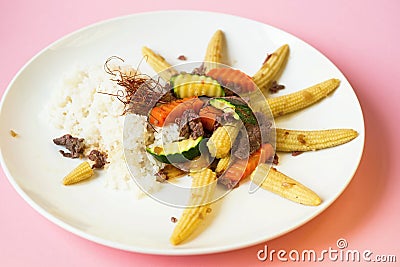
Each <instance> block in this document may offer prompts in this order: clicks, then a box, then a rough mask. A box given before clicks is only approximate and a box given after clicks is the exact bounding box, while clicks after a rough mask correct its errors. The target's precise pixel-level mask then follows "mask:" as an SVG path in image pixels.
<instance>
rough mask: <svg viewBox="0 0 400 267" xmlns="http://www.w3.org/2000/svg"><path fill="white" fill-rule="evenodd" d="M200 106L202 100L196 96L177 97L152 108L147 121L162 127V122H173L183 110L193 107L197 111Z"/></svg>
mask: <svg viewBox="0 0 400 267" xmlns="http://www.w3.org/2000/svg"><path fill="white" fill-rule="evenodd" d="M202 106H203V101H201V100H200V99H199V98H197V97H188V98H183V99H178V100H175V101H172V102H170V103H165V104H161V105H159V106H156V107H154V108H152V110H151V111H150V114H149V121H150V123H151V124H152V125H155V126H159V127H162V126H163V125H164V124H167V123H171V122H174V121H175V119H176V118H178V117H180V116H182V114H183V112H184V111H185V110H187V109H194V110H195V111H196V112H199V111H200V109H201V107H202Z"/></svg>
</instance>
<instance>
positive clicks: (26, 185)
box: [0, 11, 364, 255]
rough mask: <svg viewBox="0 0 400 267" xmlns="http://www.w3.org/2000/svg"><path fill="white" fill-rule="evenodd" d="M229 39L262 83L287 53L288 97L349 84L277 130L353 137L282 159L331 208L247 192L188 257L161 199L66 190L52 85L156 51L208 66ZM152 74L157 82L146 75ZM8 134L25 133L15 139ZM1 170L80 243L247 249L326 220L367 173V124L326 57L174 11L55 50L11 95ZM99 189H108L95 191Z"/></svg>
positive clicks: (173, 251)
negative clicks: (48, 114)
mask: <svg viewBox="0 0 400 267" xmlns="http://www.w3.org/2000/svg"><path fill="white" fill-rule="evenodd" d="M216 29H222V30H223V31H224V32H225V34H226V38H227V43H228V50H229V51H228V53H229V57H230V59H231V61H232V63H233V66H234V67H236V68H240V69H242V70H243V71H245V72H246V73H248V74H253V73H255V72H256V71H257V69H258V68H259V67H260V66H261V63H262V62H263V60H264V59H265V57H266V55H267V53H271V52H272V51H274V50H275V49H276V48H277V47H279V46H280V45H282V44H284V43H288V44H289V45H290V47H291V54H290V58H289V63H288V64H287V67H286V70H285V71H284V73H283V75H282V77H281V79H280V83H282V84H284V85H286V89H285V90H284V91H282V92H281V93H280V94H286V93H290V92H292V91H297V90H299V89H302V88H304V87H307V86H309V85H312V84H315V83H318V82H321V81H323V80H325V79H329V78H332V77H336V78H339V79H340V80H341V81H342V82H341V85H340V87H339V88H338V89H337V90H336V92H335V93H334V94H333V95H332V96H330V97H328V98H327V99H325V100H323V101H322V102H320V103H318V104H316V105H314V106H313V107H311V108H308V109H306V110H304V111H301V112H297V113H296V114H294V115H290V116H286V117H284V118H281V119H279V120H277V121H276V124H277V126H279V127H288V128H298V129H326V128H342V127H343V128H353V129H355V130H357V131H358V132H359V133H360V135H359V136H358V137H357V138H356V139H355V140H353V141H352V142H350V143H348V144H345V145H342V146H339V147H335V148H332V149H328V150H323V151H318V152H309V153H304V154H302V155H300V156H297V157H293V156H291V155H284V154H280V164H279V166H278V167H279V169H280V170H281V171H282V172H285V173H286V174H288V175H289V176H292V177H294V178H295V179H297V180H299V181H301V182H302V183H304V184H305V185H307V186H309V187H311V188H312V189H313V190H314V191H316V192H317V193H318V194H319V195H320V196H321V198H322V199H323V203H322V204H321V205H320V206H318V207H306V206H302V205H299V204H296V203H293V202H290V201H288V200H285V199H283V198H280V197H278V196H276V195H274V194H272V193H270V192H266V191H263V190H258V191H257V192H256V193H255V194H251V195H249V194H248V192H247V190H248V187H247V186H241V187H239V188H238V189H236V190H234V192H232V193H231V194H229V195H228V196H227V197H226V198H225V199H223V201H220V202H219V203H218V204H217V205H216V207H214V211H215V212H213V214H214V217H213V218H212V219H211V220H210V222H209V223H208V227H206V228H205V230H204V231H203V232H202V233H201V234H200V235H199V236H197V237H196V238H195V239H192V240H190V242H187V243H185V244H183V245H181V246H178V247H173V246H171V245H170V244H169V241H168V240H169V236H170V234H171V232H172V229H173V227H174V224H173V223H171V221H170V218H171V216H176V217H179V213H180V212H181V210H180V209H175V208H172V207H169V206H164V205H162V204H160V203H158V202H156V201H154V200H153V199H151V198H146V199H141V200H138V199H136V197H135V196H134V195H133V194H132V193H131V192H129V191H113V190H110V189H107V188H104V187H103V186H102V183H101V182H96V181H93V182H90V183H85V184H83V185H80V186H75V187H68V188H67V189H66V188H65V187H63V186H62V185H61V183H60V177H61V176H63V175H64V174H65V173H66V172H67V170H69V168H70V166H71V165H70V164H69V163H64V162H67V160H60V158H59V157H56V156H54V155H55V153H54V145H53V144H52V143H51V139H52V138H53V137H54V133H55V131H54V130H53V129H51V127H50V126H49V125H48V124H46V123H45V122H44V121H41V120H40V119H39V115H38V114H39V113H40V112H41V111H42V108H43V106H44V105H45V103H46V102H47V101H48V97H49V94H50V93H51V91H52V90H53V88H52V85H53V84H55V83H56V82H57V81H59V80H60V79H62V78H63V75H64V74H65V73H68V72H70V71H72V70H73V68H74V67H75V66H76V64H91V63H93V64H102V63H104V61H105V59H106V58H108V57H109V56H112V55H119V56H121V57H123V58H125V59H128V61H129V62H130V63H132V64H133V65H137V63H138V62H139V61H140V59H141V52H140V51H141V47H142V46H143V45H146V46H149V47H151V48H153V49H154V50H156V51H157V52H159V53H161V54H162V55H164V56H165V57H166V59H167V60H168V61H169V62H171V63H172V64H175V63H181V62H180V61H179V60H177V57H178V56H179V55H182V54H183V55H185V56H186V57H187V58H188V59H189V60H193V61H199V60H202V58H203V56H204V53H205V48H206V46H207V43H208V41H209V38H210V37H211V36H212V34H213V33H214V32H215V30H216ZM142 66H143V67H142V71H148V72H149V73H150V74H152V72H151V70H150V69H149V68H148V67H147V66H145V64H143V65H142ZM10 129H14V130H15V131H16V132H18V133H19V137H18V138H12V137H11V136H10V133H9V131H10ZM0 136H2V137H1V139H0V147H1V164H2V166H3V168H4V170H5V173H6V174H7V176H8V178H9V180H10V182H11V184H12V185H13V186H14V187H15V189H16V190H17V192H18V193H19V194H20V195H21V196H22V197H23V198H24V199H25V200H26V201H27V202H28V203H29V204H30V205H31V206H32V207H33V208H34V209H36V210H37V211H38V212H40V213H41V214H42V215H44V216H45V217H46V218H48V219H49V220H51V221H52V222H54V223H56V224H57V225H59V226H61V227H63V228H65V229H66V230H68V231H70V232H72V233H75V234H77V235H79V236H81V237H84V238H87V239H89V240H92V241H94V242H98V243H101V244H104V245H106V246H110V247H114V248H119V249H123V250H128V251H135V252H142V253H152V254H169V255H188V254H205V253H214V252H221V251H228V250H232V249H238V248H242V247H246V246H250V245H254V244H257V243H260V242H263V241H266V240H269V239H272V238H275V237H277V236H280V235H282V234H284V233H287V232H288V231H291V230H293V229H295V228H297V227H299V226H300V225H302V224H304V223H306V222H307V221H309V220H310V219H312V218H313V217H315V216H316V215H318V214H319V213H321V212H322V211H323V210H325V209H326V208H327V207H328V206H329V205H330V204H331V203H332V202H333V201H334V200H335V199H336V198H337V197H338V196H339V195H340V194H341V193H342V191H343V190H344V189H345V188H346V186H347V185H348V183H349V182H350V180H351V179H352V177H353V175H354V172H355V171H356V169H357V166H358V164H359V161H360V158H361V154H362V150H363V145H364V122H363V115H362V112H361V108H360V105H359V102H358V100H357V97H356V95H355V93H354V91H353V90H352V88H351V86H350V84H349V83H348V81H347V80H346V78H345V77H344V76H343V74H342V73H341V72H340V71H339V70H338V69H337V68H336V67H335V66H334V64H332V63H331V62H330V61H329V60H328V59H327V58H326V57H324V56H323V55H322V54H321V53H319V52H318V51H317V50H315V49H314V48H312V47H311V46H310V45H308V44H306V43H305V42H303V41H301V40H299V39H298V38H296V37H294V36H292V35H290V34H288V33H286V32H283V31H281V30H278V29H276V28H273V27H271V26H268V25H265V24H262V23H259V22H255V21H252V20H248V19H243V18H239V17H235V16H230V15H224V14H216V13H206V12H194V11H189V12H188V11H170V12H155V13H145V14H138V15H132V16H127V17H122V18H117V19H113V20H109V21H105V22H102V23H98V24H95V25H93V26H90V27H87V28H84V29H82V30H79V31H77V32H75V33H72V34H70V35H68V36H66V37H64V38H62V39H61V40H59V41H57V42H55V43H54V44H52V45H50V46H49V47H47V48H46V49H44V50H43V51H42V52H40V53H39V54H38V55H37V56H35V57H34V58H33V59H32V60H31V61H29V62H28V63H27V64H26V65H25V67H24V68H23V69H22V70H21V71H20V72H19V73H18V75H17V76H16V77H15V78H14V79H13V81H12V82H11V84H10V86H9V87H8V89H7V91H6V93H5V95H4V97H3V99H2V103H1V114H0ZM96 180H97V181H99V180H101V178H100V179H96Z"/></svg>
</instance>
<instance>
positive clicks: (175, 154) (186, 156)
mask: <svg viewBox="0 0 400 267" xmlns="http://www.w3.org/2000/svg"><path fill="white" fill-rule="evenodd" d="M202 140H203V137H202V136H200V137H198V138H197V139H196V140H194V139H192V138H189V139H185V140H182V141H179V142H172V143H168V144H165V145H164V147H159V146H154V147H148V148H146V150H147V152H148V153H150V154H151V155H152V156H153V157H154V158H155V159H156V160H158V161H160V162H163V163H180V162H187V161H188V160H192V159H194V158H195V157H197V156H200V148H199V146H200V143H201V141H202Z"/></svg>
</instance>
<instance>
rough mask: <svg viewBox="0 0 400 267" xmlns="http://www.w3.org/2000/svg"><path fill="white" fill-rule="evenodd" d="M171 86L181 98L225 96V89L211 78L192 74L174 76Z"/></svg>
mask: <svg viewBox="0 0 400 267" xmlns="http://www.w3.org/2000/svg"><path fill="white" fill-rule="evenodd" d="M170 84H171V86H172V88H174V93H175V95H176V96H177V97H179V98H185V97H192V96H209V97H221V96H225V92H224V89H223V88H222V87H221V85H220V84H219V83H218V82H217V81H216V80H214V79H213V78H211V77H208V76H204V75H197V74H190V73H182V74H178V75H175V76H172V77H171V79H170Z"/></svg>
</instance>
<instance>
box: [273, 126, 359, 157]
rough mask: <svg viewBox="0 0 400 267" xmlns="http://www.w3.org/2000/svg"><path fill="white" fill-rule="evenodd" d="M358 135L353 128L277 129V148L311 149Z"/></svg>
mask: <svg viewBox="0 0 400 267" xmlns="http://www.w3.org/2000/svg"><path fill="white" fill-rule="evenodd" d="M357 136H358V133H357V132H356V131H355V130H352V129H330V130H318V131H301V130H287V129H276V150H277V151H280V152H294V151H311V150H318V149H324V148H328V147H333V146H338V145H341V144H344V143H347V142H349V141H351V140H353V139H354V138H356V137H357Z"/></svg>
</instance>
